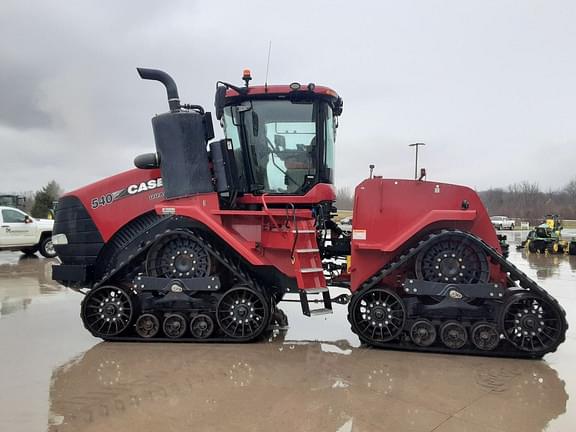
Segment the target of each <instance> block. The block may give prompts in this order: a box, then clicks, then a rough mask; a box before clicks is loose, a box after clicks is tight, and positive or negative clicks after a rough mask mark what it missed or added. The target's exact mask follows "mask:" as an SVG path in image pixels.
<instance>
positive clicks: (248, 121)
mask: <svg viewBox="0 0 576 432" xmlns="http://www.w3.org/2000/svg"><path fill="white" fill-rule="evenodd" d="M243 79H244V81H245V83H246V85H245V86H244V87H236V86H234V85H231V84H228V83H224V82H218V85H217V90H216V100H215V106H216V118H217V119H218V120H219V121H220V123H221V125H222V127H223V129H224V134H225V136H226V141H227V142H228V147H229V148H230V147H231V149H232V152H233V158H234V160H235V165H236V170H237V173H238V174H237V176H238V177H237V178H238V185H237V188H238V190H237V191H238V192H240V193H253V194H267V195H304V194H306V193H307V192H308V191H310V189H311V188H312V187H314V186H315V185H317V184H319V183H326V184H332V183H333V176H334V143H335V137H336V128H337V124H338V123H337V116H339V115H340V114H341V112H342V99H341V98H340V97H339V96H338V95H337V94H336V92H334V91H333V90H331V89H329V88H326V87H321V86H316V85H314V84H312V83H310V84H307V85H301V84H299V83H292V84H290V85H284V86H282V85H274V86H268V85H264V86H252V87H251V86H249V85H248V83H249V81H250V80H251V79H252V78H251V76H250V72H249V71H248V70H246V71H244V76H243Z"/></svg>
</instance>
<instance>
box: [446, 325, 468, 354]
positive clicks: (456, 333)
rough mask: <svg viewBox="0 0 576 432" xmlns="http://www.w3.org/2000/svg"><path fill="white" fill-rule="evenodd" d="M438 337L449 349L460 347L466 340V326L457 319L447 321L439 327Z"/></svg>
mask: <svg viewBox="0 0 576 432" xmlns="http://www.w3.org/2000/svg"><path fill="white" fill-rule="evenodd" d="M440 339H441V340H442V342H443V343H444V345H446V346H447V347H448V348H450V349H456V350H457V349H460V348H462V347H463V346H464V345H466V342H468V333H466V327H464V326H463V325H462V324H460V323H459V322H457V321H448V322H445V323H444V324H442V327H440Z"/></svg>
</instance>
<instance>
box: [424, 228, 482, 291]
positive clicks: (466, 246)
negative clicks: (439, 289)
mask: <svg viewBox="0 0 576 432" xmlns="http://www.w3.org/2000/svg"><path fill="white" fill-rule="evenodd" d="M415 271H416V277H417V278H418V279H423V280H427V281H431V282H444V283H456V284H472V283H484V282H488V280H489V278H490V268H489V266H488V258H487V257H486V253H485V252H484V251H483V250H482V249H481V248H480V247H478V246H477V245H476V244H474V243H473V242H471V241H470V240H468V239H466V238H463V237H461V236H459V235H457V234H451V235H448V236H442V237H441V238H439V239H437V240H436V241H433V242H432V243H431V244H430V245H429V246H428V247H426V248H425V249H424V250H422V252H420V253H419V254H418V256H417V257H416V265H415Z"/></svg>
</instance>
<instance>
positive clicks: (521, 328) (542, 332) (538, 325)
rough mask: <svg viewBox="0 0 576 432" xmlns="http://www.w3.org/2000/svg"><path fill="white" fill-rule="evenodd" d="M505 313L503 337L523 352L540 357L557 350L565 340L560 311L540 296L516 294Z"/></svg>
mask: <svg viewBox="0 0 576 432" xmlns="http://www.w3.org/2000/svg"><path fill="white" fill-rule="evenodd" d="M502 311H503V312H502V316H501V327H502V329H503V331H504V336H506V338H507V339H508V340H509V341H510V342H511V343H512V344H513V345H514V346H515V347H516V348H518V349H520V350H522V351H527V352H530V353H533V354H534V356H535V357H539V356H542V355H544V354H545V353H547V352H550V351H554V350H555V349H556V347H557V346H558V345H559V344H560V343H562V341H563V340H564V333H565V331H566V323H565V320H564V318H563V316H562V315H561V310H560V308H559V307H558V306H557V305H555V304H553V303H551V302H550V301H548V300H546V299H544V298H541V297H540V296H538V295H534V294H533V293H528V292H524V293H519V294H514V295H512V296H510V298H509V299H508V300H507V301H506V303H505V304H504V307H503V309H502Z"/></svg>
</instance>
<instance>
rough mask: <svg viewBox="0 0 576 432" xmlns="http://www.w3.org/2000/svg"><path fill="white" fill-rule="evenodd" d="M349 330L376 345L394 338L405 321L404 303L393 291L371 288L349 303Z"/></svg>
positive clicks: (398, 334)
mask: <svg viewBox="0 0 576 432" xmlns="http://www.w3.org/2000/svg"><path fill="white" fill-rule="evenodd" d="M349 314H350V316H349V318H350V322H351V324H352V330H353V331H354V333H356V334H357V335H358V336H359V337H360V339H361V340H362V341H363V342H366V343H369V344H373V345H378V344H379V343H385V342H389V341H391V340H394V339H396V338H397V337H398V336H400V334H401V333H402V330H403V328H404V324H405V322H406V307H405V306H404V302H403V301H402V299H401V298H400V297H399V296H398V295H397V294H396V293H394V292H393V291H391V290H388V289H385V288H374V289H370V290H367V291H365V292H363V293H361V294H360V295H359V296H358V297H356V299H353V300H352V302H351V303H350V309H349Z"/></svg>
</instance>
